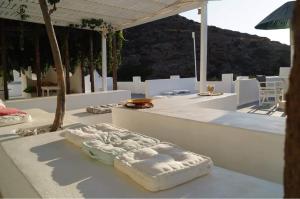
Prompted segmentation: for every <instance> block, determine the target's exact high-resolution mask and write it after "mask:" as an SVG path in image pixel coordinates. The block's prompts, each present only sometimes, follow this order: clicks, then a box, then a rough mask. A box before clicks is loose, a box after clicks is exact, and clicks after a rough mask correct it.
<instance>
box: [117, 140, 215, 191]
mask: <svg viewBox="0 0 300 199" xmlns="http://www.w3.org/2000/svg"><path fill="white" fill-rule="evenodd" d="M114 166H115V168H117V169H118V170H119V171H121V172H123V173H124V174H126V175H128V176H129V177H131V178H132V179H133V180H134V181H135V182H137V183H138V184H140V185H142V186H143V187H144V188H145V189H147V190H149V191H153V192H156V191H160V190H165V189H169V188H172V187H174V186H177V185H179V184H182V183H185V182H187V181H190V180H193V179H195V178H197V177H200V176H203V175H205V174H208V173H209V172H210V170H211V168H212V166H213V163H212V161H211V159H210V158H208V157H205V156H201V155H198V154H195V153H192V152H189V151H186V150H184V149H181V148H179V147H178V146H175V145H173V144H170V143H160V144H157V145H155V146H152V147H148V148H143V149H138V150H135V151H131V152H127V153H124V154H123V155H120V156H118V157H117V158H116V159H115V161H114Z"/></svg>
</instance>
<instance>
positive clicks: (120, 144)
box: [83, 132, 160, 165]
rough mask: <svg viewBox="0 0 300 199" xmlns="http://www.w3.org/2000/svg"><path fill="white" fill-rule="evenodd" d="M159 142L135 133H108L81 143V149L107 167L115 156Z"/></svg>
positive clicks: (111, 163)
mask: <svg viewBox="0 0 300 199" xmlns="http://www.w3.org/2000/svg"><path fill="white" fill-rule="evenodd" d="M159 142H160V141H159V140H158V139H155V138H151V137H148V136H145V135H140V134H137V133H132V132H130V133H128V134H125V133H122V134H119V133H116V132H113V133H110V134H108V135H105V136H101V138H97V139H95V140H91V141H87V142H83V148H84V149H85V150H86V151H87V152H88V154H89V155H90V156H91V157H92V158H94V159H97V160H99V161H100V162H102V163H104V164H108V165H113V163H114V159H115V157H116V156H118V155H121V154H123V153H125V152H127V151H131V150H135V149H141V148H144V147H149V146H153V145H155V144H157V143H159Z"/></svg>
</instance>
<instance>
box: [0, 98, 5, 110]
mask: <svg viewBox="0 0 300 199" xmlns="http://www.w3.org/2000/svg"><path fill="white" fill-rule="evenodd" d="M0 108H6V106H5V104H4V102H3V101H2V100H1V99H0Z"/></svg>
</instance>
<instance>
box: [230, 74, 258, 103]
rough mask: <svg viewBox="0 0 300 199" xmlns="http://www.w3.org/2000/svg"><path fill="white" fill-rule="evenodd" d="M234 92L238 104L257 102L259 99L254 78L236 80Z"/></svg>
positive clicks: (256, 82)
mask: <svg viewBox="0 0 300 199" xmlns="http://www.w3.org/2000/svg"><path fill="white" fill-rule="evenodd" d="M235 92H236V94H237V104H238V106H241V105H245V104H248V103H252V102H257V101H258V99H259V87H258V81H257V80H256V79H241V80H236V81H235Z"/></svg>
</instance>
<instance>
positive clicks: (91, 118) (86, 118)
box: [66, 108, 112, 125]
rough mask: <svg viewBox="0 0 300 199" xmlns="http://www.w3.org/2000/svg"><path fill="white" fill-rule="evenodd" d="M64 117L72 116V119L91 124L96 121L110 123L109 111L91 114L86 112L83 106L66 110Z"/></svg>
mask: <svg viewBox="0 0 300 199" xmlns="http://www.w3.org/2000/svg"><path fill="white" fill-rule="evenodd" d="M66 118H72V121H74V122H78V123H81V124H85V125H93V124H98V123H101V122H103V123H111V122H112V116H111V113H105V114H93V113H88V112H86V109H85V108H82V109H75V110H69V111H67V112H66Z"/></svg>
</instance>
